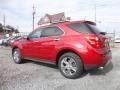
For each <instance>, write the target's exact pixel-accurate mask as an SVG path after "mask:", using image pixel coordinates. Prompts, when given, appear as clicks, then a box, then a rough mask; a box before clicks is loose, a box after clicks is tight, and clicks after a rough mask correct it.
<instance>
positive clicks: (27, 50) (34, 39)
mask: <svg viewBox="0 0 120 90" xmlns="http://www.w3.org/2000/svg"><path fill="white" fill-rule="evenodd" d="M40 35H41V29H37V30H35V31H33V32H32V33H31V34H30V35H28V37H27V39H25V40H24V42H23V43H22V53H23V55H24V57H25V58H26V57H27V58H35V57H36V46H38V47H39V46H40V42H39V40H40Z"/></svg>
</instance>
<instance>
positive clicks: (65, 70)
mask: <svg viewBox="0 0 120 90" xmlns="http://www.w3.org/2000/svg"><path fill="white" fill-rule="evenodd" d="M58 67H59V70H60V72H61V73H62V75H63V76H65V77H66V78H70V79H75V78H78V77H80V76H81V74H82V72H83V63H82V61H81V59H80V57H79V56H78V55H77V54H75V53H72V52H68V53H65V54H63V55H62V56H61V57H60V58H59V62H58Z"/></svg>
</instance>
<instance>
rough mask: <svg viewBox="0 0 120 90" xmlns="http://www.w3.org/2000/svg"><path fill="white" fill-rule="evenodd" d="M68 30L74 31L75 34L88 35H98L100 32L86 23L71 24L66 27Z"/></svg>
mask: <svg viewBox="0 0 120 90" xmlns="http://www.w3.org/2000/svg"><path fill="white" fill-rule="evenodd" d="M67 26H68V27H69V28H71V29H72V30H75V31H77V32H80V33H85V34H89V33H94V34H98V33H100V31H99V30H98V28H97V27H96V26H95V25H91V24H87V23H72V24H69V25H67Z"/></svg>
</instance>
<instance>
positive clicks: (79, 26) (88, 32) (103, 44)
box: [68, 21, 110, 53]
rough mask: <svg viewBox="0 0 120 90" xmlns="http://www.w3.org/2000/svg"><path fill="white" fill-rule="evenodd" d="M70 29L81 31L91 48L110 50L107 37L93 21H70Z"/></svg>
mask: <svg viewBox="0 0 120 90" xmlns="http://www.w3.org/2000/svg"><path fill="white" fill-rule="evenodd" d="M68 27H69V28H71V29H72V30H74V31H76V32H79V33H82V34H83V37H84V38H85V40H86V41H87V42H88V43H89V45H91V46H92V47H93V48H95V49H98V50H101V51H103V52H105V53H107V52H108V51H110V46H109V39H108V38H107V37H106V33H105V32H101V31H100V30H99V29H98V28H97V27H96V24H95V23H94V22H89V21H86V22H81V23H78V22H77V23H72V24H69V25H68Z"/></svg>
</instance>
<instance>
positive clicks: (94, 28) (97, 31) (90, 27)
mask: <svg viewBox="0 0 120 90" xmlns="http://www.w3.org/2000/svg"><path fill="white" fill-rule="evenodd" d="M87 25H88V28H89V29H90V30H92V31H93V32H94V33H96V34H100V32H101V31H100V30H99V29H98V28H97V27H96V26H95V25H91V24H87Z"/></svg>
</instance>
